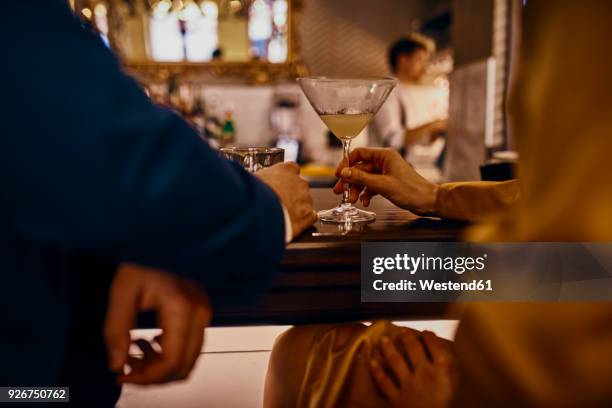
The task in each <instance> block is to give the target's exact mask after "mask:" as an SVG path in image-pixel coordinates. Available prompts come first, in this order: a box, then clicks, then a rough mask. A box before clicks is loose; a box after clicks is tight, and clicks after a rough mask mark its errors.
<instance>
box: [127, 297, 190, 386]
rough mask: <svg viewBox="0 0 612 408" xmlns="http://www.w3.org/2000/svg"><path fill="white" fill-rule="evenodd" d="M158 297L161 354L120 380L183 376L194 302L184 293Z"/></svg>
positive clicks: (143, 381)
mask: <svg viewBox="0 0 612 408" xmlns="http://www.w3.org/2000/svg"><path fill="white" fill-rule="evenodd" d="M175 296H176V298H170V299H168V298H166V299H159V300H156V301H157V302H161V303H160V304H159V305H158V307H157V308H158V315H157V316H158V319H159V325H160V327H161V329H162V331H163V336H161V337H160V339H159V344H160V346H161V349H162V351H161V353H159V358H156V359H154V360H153V361H152V362H150V363H147V364H146V365H145V366H144V367H143V369H142V370H141V371H134V372H131V373H130V374H128V375H126V376H122V377H120V378H119V382H121V383H124V382H132V383H135V384H158V383H163V382H168V381H173V380H177V379H180V378H181V374H182V371H183V370H184V366H185V364H186V353H187V346H188V343H189V340H190V338H191V337H190V336H191V333H190V326H191V324H190V323H191V321H192V318H193V309H192V305H191V304H189V303H188V301H187V300H186V299H184V298H183V297H181V296H178V295H175Z"/></svg>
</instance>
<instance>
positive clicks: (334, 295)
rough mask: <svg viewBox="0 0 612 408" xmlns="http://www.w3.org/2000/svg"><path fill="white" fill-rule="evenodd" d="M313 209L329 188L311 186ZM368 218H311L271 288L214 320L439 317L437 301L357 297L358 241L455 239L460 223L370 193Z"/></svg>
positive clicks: (324, 205)
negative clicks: (345, 223)
mask: <svg viewBox="0 0 612 408" xmlns="http://www.w3.org/2000/svg"><path fill="white" fill-rule="evenodd" d="M312 195H313V199H314V202H315V207H316V208H317V210H323V209H328V208H332V207H334V206H336V205H337V204H338V202H339V201H340V196H337V195H335V194H333V192H332V191H331V190H330V189H313V190H312ZM368 210H370V211H374V212H376V214H377V219H376V221H375V222H374V223H371V224H365V225H363V224H362V225H357V226H355V227H354V228H352V229H351V230H350V231H346V230H344V229H343V228H340V227H338V226H337V225H333V224H332V225H326V224H322V223H320V222H319V223H317V224H316V225H315V226H313V227H312V228H311V229H309V230H307V231H305V232H304V233H303V234H302V235H300V236H299V237H297V239H295V240H294V242H292V243H291V244H289V245H288V246H287V250H286V253H285V257H284V260H283V263H282V266H281V271H280V273H279V274H278V276H277V278H276V281H275V283H274V286H273V288H272V289H271V290H270V291H269V292H268V293H266V294H265V295H262V296H260V297H259V299H258V300H257V301H256V302H255V303H254V304H250V305H248V306H224V307H220V308H217V309H216V310H215V311H214V316H215V317H214V321H213V324H214V325H252V324H304V323H323V322H340V321H356V320H372V319H381V318H393V319H403V318H406V319H425V318H432V317H441V316H442V315H443V313H444V312H445V310H446V305H445V304H443V303H361V289H360V259H361V242H363V241H456V240H457V239H458V238H459V235H460V233H461V231H462V230H463V228H464V227H465V223H461V222H456V221H446V220H439V219H434V218H419V217H418V216H416V215H414V214H412V213H410V212H408V211H405V210H402V209H399V208H397V207H396V206H394V205H393V204H392V203H390V202H389V201H387V200H386V199H384V198H381V197H378V196H377V197H375V198H374V199H373V201H372V204H371V205H370V207H369V208H368Z"/></svg>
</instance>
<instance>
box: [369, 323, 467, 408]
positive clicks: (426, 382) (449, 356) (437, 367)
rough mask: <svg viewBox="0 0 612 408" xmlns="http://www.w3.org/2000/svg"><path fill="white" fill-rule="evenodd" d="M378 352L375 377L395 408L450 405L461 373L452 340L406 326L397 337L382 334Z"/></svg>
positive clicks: (373, 364) (373, 367)
mask: <svg viewBox="0 0 612 408" xmlns="http://www.w3.org/2000/svg"><path fill="white" fill-rule="evenodd" d="M376 354H378V357H375V358H373V359H372V360H371V362H370V371H371V374H372V378H373V379H374V383H375V384H376V385H377V386H378V388H379V389H380V391H381V393H382V394H383V395H384V396H385V398H386V399H387V401H388V402H389V404H390V405H391V406H392V407H394V408H416V407H423V408H446V407H449V406H450V404H451V402H452V399H453V394H454V390H455V387H456V384H457V382H458V373H457V368H456V364H455V357H454V354H453V352H452V350H451V343H450V342H449V341H447V340H444V339H441V338H439V337H437V336H436V335H435V334H433V333H431V332H427V331H425V332H423V333H419V332H417V331H414V330H410V329H405V330H404V331H403V333H402V334H400V335H399V336H398V337H397V338H395V339H390V338H388V337H383V339H382V342H381V345H380V348H379V349H378V350H377V353H376Z"/></svg>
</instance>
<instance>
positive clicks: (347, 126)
mask: <svg viewBox="0 0 612 408" xmlns="http://www.w3.org/2000/svg"><path fill="white" fill-rule="evenodd" d="M298 82H299V84H300V86H301V87H302V90H303V91H304V94H305V95H306V97H307V98H308V101H309V102H310V104H311V105H312V107H313V108H314V110H315V111H316V112H317V113H318V114H319V117H320V118H321V120H323V122H324V123H325V125H327V127H328V129H329V130H330V131H331V132H332V133H333V134H334V135H335V136H336V137H337V138H338V139H340V141H341V142H342V148H343V154H344V160H345V161H346V163H348V157H349V153H350V150H351V140H353V139H354V138H355V137H357V135H359V133H361V131H362V130H363V129H364V128H365V127H366V126H367V125H368V124H369V123H370V121H371V120H372V118H373V117H374V115H376V113H377V112H378V110H379V109H380V107H381V106H382V104H383V103H384V102H385V100H387V97H388V96H389V94H390V93H391V91H392V90H393V87H394V86H395V84H396V80H395V79H393V78H355V79H350V78H326V77H305V78H298ZM349 192H350V185H349V184H348V183H344V191H343V193H342V202H341V203H340V205H338V206H337V207H336V208H332V209H331V210H323V211H319V219H320V220H321V221H323V222H335V223H347V222H369V221H374V220H375V219H376V214H375V213H373V212H371V211H364V210H361V209H359V208H357V207H355V206H353V205H352V204H351V203H350V202H349Z"/></svg>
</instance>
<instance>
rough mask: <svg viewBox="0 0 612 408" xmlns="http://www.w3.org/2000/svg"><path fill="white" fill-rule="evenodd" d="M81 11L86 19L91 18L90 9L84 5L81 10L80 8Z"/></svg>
mask: <svg viewBox="0 0 612 408" xmlns="http://www.w3.org/2000/svg"><path fill="white" fill-rule="evenodd" d="M81 13H82V14H83V15H84V16H85V18H86V19H88V20H89V19H90V18H91V14H92V13H91V10H90V9H88V8H87V7H85V8H84V9H83V10H81Z"/></svg>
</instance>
